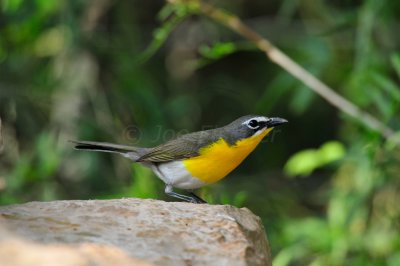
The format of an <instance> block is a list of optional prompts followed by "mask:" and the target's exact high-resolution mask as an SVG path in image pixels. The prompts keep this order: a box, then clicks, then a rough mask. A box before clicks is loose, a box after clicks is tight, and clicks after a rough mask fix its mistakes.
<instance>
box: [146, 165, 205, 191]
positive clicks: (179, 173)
mask: <svg viewBox="0 0 400 266" xmlns="http://www.w3.org/2000/svg"><path fill="white" fill-rule="evenodd" d="M150 167H151V169H152V170H153V172H154V173H155V174H156V175H157V176H158V177H159V178H160V179H161V180H162V181H164V183H165V184H167V185H171V186H173V187H176V188H181V189H196V188H200V187H202V186H205V185H206V183H204V182H202V181H200V180H199V179H197V178H195V177H193V176H192V175H191V174H190V173H189V172H188V171H187V170H186V168H185V166H184V165H183V163H182V162H181V161H174V162H168V163H162V164H159V165H157V166H154V165H152V166H150Z"/></svg>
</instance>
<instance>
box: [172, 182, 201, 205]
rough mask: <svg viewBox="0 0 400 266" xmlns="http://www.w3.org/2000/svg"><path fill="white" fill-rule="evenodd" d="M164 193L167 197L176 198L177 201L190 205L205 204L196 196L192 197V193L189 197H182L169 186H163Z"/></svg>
mask: <svg viewBox="0 0 400 266" xmlns="http://www.w3.org/2000/svg"><path fill="white" fill-rule="evenodd" d="M165 193H166V194H167V195H168V196H171V197H174V198H177V199H181V200H184V201H187V202H191V203H205V201H204V200H202V199H201V198H199V197H197V196H196V195H194V194H193V193H190V195H191V196H186V195H182V194H179V193H176V192H174V191H173V188H172V186H171V185H166V186H165Z"/></svg>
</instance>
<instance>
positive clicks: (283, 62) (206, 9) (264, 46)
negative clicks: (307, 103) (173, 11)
mask: <svg viewBox="0 0 400 266" xmlns="http://www.w3.org/2000/svg"><path fill="white" fill-rule="evenodd" d="M169 2H170V3H172V4H184V5H185V4H192V5H196V6H197V10H198V12H199V13H200V14H202V15H204V16H206V17H209V18H211V19H213V20H215V21H216V22H218V23H219V24H222V25H224V26H226V27H228V28H230V29H231V30H233V31H234V32H236V33H238V34H239V35H241V36H243V37H244V38H246V39H248V40H249V41H251V42H253V43H255V45H256V46H257V47H258V48H259V49H260V50H261V51H263V52H264V53H265V54H266V56H267V57H268V58H269V59H270V60H271V61H273V62H275V63H276V64H277V65H279V66H280V67H282V68H283V69H285V70H286V71H287V72H289V73H290V74H292V75H293V76H294V77H295V78H297V79H298V80H300V81H301V82H303V83H304V84H305V85H306V86H308V87H309V88H310V89H311V90H313V91H314V92H316V93H317V94H318V95H320V96H321V97H322V98H324V99H325V100H326V101H327V102H328V103H330V104H331V105H333V106H334V107H336V108H337V109H339V110H341V111H342V112H344V113H346V114H348V115H350V116H352V117H354V118H356V119H357V120H358V121H360V122H361V123H362V124H363V125H364V126H366V127H368V128H370V129H373V130H376V131H377V132H379V133H380V134H381V135H382V136H384V137H385V138H387V139H388V138H390V137H392V136H393V135H394V131H393V130H392V129H391V128H389V127H388V126H386V125H385V124H384V123H382V122H381V121H380V120H379V119H377V118H376V117H374V116H372V115H370V114H369V113H366V112H364V111H362V110H361V109H360V108H359V107H358V106H356V105H355V104H353V103H352V102H350V101H348V100H347V99H345V98H344V97H342V96H341V95H339V94H338V93H336V92H335V91H334V90H333V89H332V88H330V87H329V86H327V85H326V84H325V83H323V82H322V81H320V80H319V79H317V78H316V77H315V76H313V75H312V74H311V73H310V72H308V71H307V70H306V69H304V68H303V67H302V66H300V65H299V64H297V63H296V62H295V61H293V60H292V59H291V58H290V57H289V56H287V55H286V54H285V53H283V52H282V51H281V50H279V49H278V48H277V47H275V46H274V45H273V44H272V43H271V42H270V41H268V40H267V39H266V38H263V37H262V36H261V35H259V34H258V33H257V32H255V31H254V30H252V29H251V28H249V27H248V26H247V25H245V24H244V23H243V22H242V21H241V20H240V19H239V18H238V17H237V16H235V15H232V14H229V13H228V12H226V11H224V10H221V9H219V8H217V7H214V6H213V5H211V4H208V3H205V2H203V1H201V0H200V1H197V0H186V1H184V0H181V1H180V0H169Z"/></svg>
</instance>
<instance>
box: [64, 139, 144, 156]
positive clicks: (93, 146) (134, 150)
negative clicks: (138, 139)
mask: <svg viewBox="0 0 400 266" xmlns="http://www.w3.org/2000/svg"><path fill="white" fill-rule="evenodd" d="M70 142H72V143H74V144H75V149H77V150H86V151H100V152H113V153H119V154H122V155H123V156H125V157H128V158H131V159H133V160H136V159H137V158H138V157H139V156H140V155H139V153H140V150H142V149H143V148H139V147H133V146H126V145H119V144H113V143H107V142H96V141H80V140H78V141H75V140H70Z"/></svg>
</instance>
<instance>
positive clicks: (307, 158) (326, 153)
mask: <svg viewBox="0 0 400 266" xmlns="http://www.w3.org/2000/svg"><path fill="white" fill-rule="evenodd" d="M345 154H346V150H345V148H344V146H343V144H342V143H340V142H338V141H328V142H326V143H324V144H323V145H322V146H321V147H320V148H319V149H307V150H303V151H300V152H298V153H296V154H294V155H292V157H290V158H289V160H288V161H287V163H286V165H285V167H284V171H285V173H286V174H287V175H288V176H297V175H300V176H308V175H310V174H311V173H312V172H313V171H314V170H315V169H317V168H320V167H323V166H325V165H327V164H330V163H332V162H334V161H336V160H339V159H341V158H343V157H344V155H345Z"/></svg>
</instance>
